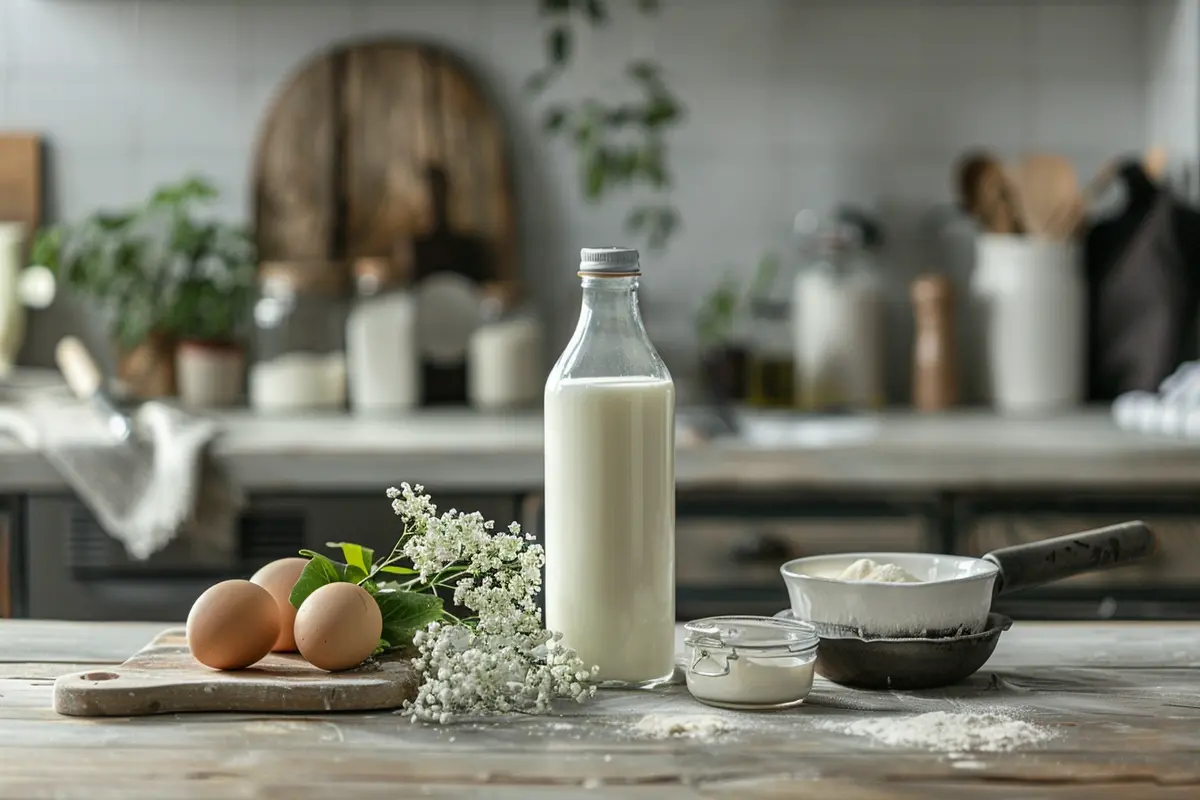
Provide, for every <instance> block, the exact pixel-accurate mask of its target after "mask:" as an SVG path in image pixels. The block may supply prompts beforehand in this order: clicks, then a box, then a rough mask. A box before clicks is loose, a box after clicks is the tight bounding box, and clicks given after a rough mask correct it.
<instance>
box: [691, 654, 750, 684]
mask: <svg viewBox="0 0 1200 800" xmlns="http://www.w3.org/2000/svg"><path fill="white" fill-rule="evenodd" d="M706 658H707V659H710V660H711V661H712V662H713V663H714V664H715V663H716V662H717V659H715V658H713V655H712V654H711V653H709V652H708V651H707V650H704V649H699V650H697V651H696V657H695V658H694V659H692V665H691V666H690V667H688V672H690V673H691V674H692V675H699V676H700V677H702V678H723V677H725V676H726V675H728V674H729V670H730V667H729V665H730V663H732V662H734V661H737V660H738V654H737V651H736V650H734V651H732V652H729V653H725V664H724V666H723V667H722V668H721V671H720V672H703V671H702V670H699V669H696V667H697V666H698V665H699V664H700V662H701V661H703V660H704V659H706Z"/></svg>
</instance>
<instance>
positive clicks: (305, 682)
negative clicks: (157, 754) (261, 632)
mask: <svg viewBox="0 0 1200 800" xmlns="http://www.w3.org/2000/svg"><path fill="white" fill-rule="evenodd" d="M416 693H417V674H416V672H414V671H413V668H412V665H411V663H410V662H409V660H408V659H406V658H399V657H397V658H393V659H390V660H382V661H378V662H372V663H371V664H369V665H366V666H363V667H359V668H358V669H354V670H349V671H347V672H324V671H322V670H319V669H317V668H316V667H314V666H312V665H311V664H309V663H307V662H306V661H304V659H302V658H301V657H300V656H298V655H296V654H293V653H272V654H271V655H269V656H267V657H266V658H265V659H263V660H262V661H260V662H258V663H257V664H255V665H254V666H253V667H250V668H249V669H243V670H237V671H232V672H219V671H217V670H212V669H209V668H208V667H205V666H204V665H203V664H200V663H199V662H197V661H196V660H195V659H194V658H192V654H191V653H190V652H189V651H188V647H187V639H186V638H185V635H184V629H183V628H172V629H170V630H167V631H163V632H162V633H160V634H159V635H158V636H156V637H155V638H154V641H152V642H150V644H148V645H146V646H145V647H144V648H142V649H141V651H139V652H138V653H137V655H135V656H134V657H133V658H131V659H129V660H128V661H126V662H125V663H124V664H122V665H121V666H119V667H114V668H112V669H93V670H89V671H88V672H77V673H74V674H71V675H63V676H61V677H59V678H58V679H57V680H55V681H54V710H55V711H57V712H58V713H59V714H66V715H68V716H72V717H134V716H145V715H149V714H173V713H178V712H184V711H239V712H263V711H271V712H306V711H307V712H321V713H324V712H327V711H368V710H378V709H392V708H399V707H400V706H402V705H404V703H405V701H407V700H411V699H412V698H414V697H416Z"/></svg>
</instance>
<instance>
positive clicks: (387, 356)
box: [346, 248, 421, 414]
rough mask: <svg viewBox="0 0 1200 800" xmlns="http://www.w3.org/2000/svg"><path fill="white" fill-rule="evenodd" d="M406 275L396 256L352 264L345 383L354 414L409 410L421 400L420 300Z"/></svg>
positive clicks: (406, 271)
mask: <svg viewBox="0 0 1200 800" xmlns="http://www.w3.org/2000/svg"><path fill="white" fill-rule="evenodd" d="M401 252H403V251H402V250H400V248H397V253H401ZM407 274H409V270H408V269H407V268H406V267H405V266H404V265H403V264H402V263H399V262H398V260H397V259H396V258H360V259H357V260H356V261H355V262H354V286H355V299H354V305H353V308H352V309H351V310H350V314H349V317H348V318H347V320H346V382H347V387H348V390H349V396H350V408H351V409H353V410H354V412H355V413H358V414H385V413H388V412H396V411H405V410H408V409H411V408H414V407H415V406H416V405H418V404H419V403H420V401H421V361H420V355H419V354H418V352H417V304H416V300H415V299H414V298H413V296H412V293H411V292H409V291H408V290H407V287H406V286H405V280H404V276H405V275H407Z"/></svg>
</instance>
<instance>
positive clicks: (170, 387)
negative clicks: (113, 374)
mask: <svg viewBox="0 0 1200 800" xmlns="http://www.w3.org/2000/svg"><path fill="white" fill-rule="evenodd" d="M117 380H118V381H120V382H121V384H122V385H123V386H124V388H125V391H127V392H128V393H129V394H130V395H132V396H133V397H136V398H139V399H149V398H154V397H174V396H175V340H174V339H173V338H171V337H170V336H168V335H166V334H163V333H152V334H150V335H149V336H147V337H146V340H145V341H143V342H142V343H141V344H139V345H138V346H137V347H135V348H133V349H132V350H128V351H124V352H119V354H118V356H117Z"/></svg>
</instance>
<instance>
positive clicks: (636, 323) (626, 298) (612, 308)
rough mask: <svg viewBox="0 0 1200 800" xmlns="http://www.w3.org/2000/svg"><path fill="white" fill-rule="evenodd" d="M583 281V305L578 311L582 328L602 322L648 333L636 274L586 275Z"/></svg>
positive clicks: (614, 329)
mask: <svg viewBox="0 0 1200 800" xmlns="http://www.w3.org/2000/svg"><path fill="white" fill-rule="evenodd" d="M581 283H582V285H583V306H582V308H581V310H580V313H579V326H580V328H585V327H592V326H601V327H604V328H607V329H609V330H610V331H611V332H616V331H617V330H619V329H621V328H627V329H628V332H630V333H635V334H638V335H641V336H644V335H645V333H646V332H645V327H644V325H643V323H642V311H641V306H640V305H639V303H638V278H637V276H636V275H635V276H622V277H600V276H596V275H584V276H583V277H582V281H581Z"/></svg>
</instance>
